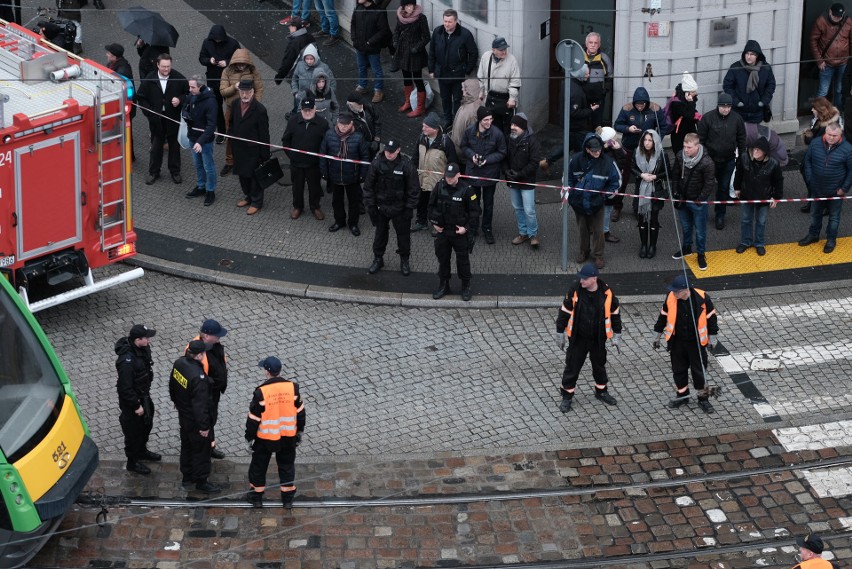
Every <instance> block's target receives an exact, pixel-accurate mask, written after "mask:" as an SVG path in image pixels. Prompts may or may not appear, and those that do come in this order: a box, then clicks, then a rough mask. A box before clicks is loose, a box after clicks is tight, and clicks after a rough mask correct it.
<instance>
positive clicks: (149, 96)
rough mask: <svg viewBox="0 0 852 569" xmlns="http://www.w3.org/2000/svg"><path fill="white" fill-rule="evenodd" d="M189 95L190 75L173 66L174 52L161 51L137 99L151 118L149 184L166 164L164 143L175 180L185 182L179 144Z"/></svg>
mask: <svg viewBox="0 0 852 569" xmlns="http://www.w3.org/2000/svg"><path fill="white" fill-rule="evenodd" d="M188 96H189V84H188V83H187V81H186V78H185V77H184V76H183V75H181V74H180V73H178V72H177V71H175V70H174V69H172V56H171V55H169V54H168V53H161V54H160V55H159V56H158V57H157V70H156V71H153V72H152V73H150V74H149V75H148V76H147V77H145V78H144V79H143V80H142V84H141V85H140V86H139V91H138V92H137V94H136V101H137V102H138V103H139V106H140V107H142V113H143V114H144V115H145V117H146V118H147V119H148V126H149V127H150V128H151V155H150V159H149V162H148V177H147V178H146V179H145V183H146V184H147V185H149V186H150V185H152V184H153V183H154V182H156V181H157V179H159V177H160V167H161V166H162V165H163V144H168V146H169V158H168V166H169V172H171V175H172V181H173V182H174V183H175V184H181V183H183V178H181V175H180V146H179V145H178V141H177V135H178V125H179V124H180V110H181V107H182V106H183V104H184V102H185V101H186V98H187V97H188Z"/></svg>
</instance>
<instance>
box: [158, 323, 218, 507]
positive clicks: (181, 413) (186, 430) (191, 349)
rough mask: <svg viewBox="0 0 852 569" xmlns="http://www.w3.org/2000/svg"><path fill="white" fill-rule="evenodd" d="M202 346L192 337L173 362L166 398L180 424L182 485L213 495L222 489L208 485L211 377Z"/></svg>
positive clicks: (199, 341) (209, 468)
mask: <svg viewBox="0 0 852 569" xmlns="http://www.w3.org/2000/svg"><path fill="white" fill-rule="evenodd" d="M204 352H205V346H204V342H202V341H201V340H193V341H191V342H190V343H189V346H187V348H186V353H185V355H183V356H181V357H180V358H178V359H177V361H175V363H174V366H173V367H172V372H171V374H170V375H169V397H170V398H171V400H172V403H174V405H175V409H176V410H177V414H178V421H179V424H180V472H181V474H183V486H184V488H187V487H190V486H192V485H193V484H195V487H196V489H198V490H200V491H202V492H204V493H206V494H213V493H215V492H219V491H220V490H221V488H220V487H219V486H217V485H215V484H211V483H210V482H209V481H208V480H207V478H208V477H209V476H210V470H211V464H210V450H211V449H210V428H211V415H210V403H211V399H210V379H209V378H208V377H207V375H206V374H205V373H204V370H203V369H202V367H201V360H202V359H203V358H204Z"/></svg>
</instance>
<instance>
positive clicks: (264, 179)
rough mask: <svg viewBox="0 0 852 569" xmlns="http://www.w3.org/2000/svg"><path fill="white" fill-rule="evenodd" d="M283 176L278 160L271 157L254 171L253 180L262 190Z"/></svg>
mask: <svg viewBox="0 0 852 569" xmlns="http://www.w3.org/2000/svg"><path fill="white" fill-rule="evenodd" d="M283 176H284V171H283V170H281V163H280V162H279V161H278V158H276V157H274V156H273V157H272V158H270V159H269V160H267V161H266V162H264V163H263V164H261V165H260V166H258V167H257V168H255V170H254V179H255V180H256V181H257V185H259V186H260V187H261V188H263V189H264V190H265V189H266V188H268V187H269V186H271V185H272V184H274V183H275V182H277V181H278V180H280V179H281V178H282V177H283Z"/></svg>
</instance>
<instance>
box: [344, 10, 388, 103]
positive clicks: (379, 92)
mask: <svg viewBox="0 0 852 569" xmlns="http://www.w3.org/2000/svg"><path fill="white" fill-rule="evenodd" d="M351 34H352V45H353V46H354V47H355V60H356V62H357V64H358V90H359V91H360V92H362V93H364V92H366V91H367V67H368V66H369V67H370V68H372V70H373V75H374V76H375V79H376V82H375V84H374V85H373V100H372V102H373V103H381V102H382V101H383V100H384V98H385V95H384V88H385V87H384V86H385V72H384V70H383V69H382V59H381V52H382V48H384V47H387V46H388V45H390V41H391V37H392V34H391V30H390V26H389V25H388V16H387V13H386V12H385V10H384V9H383V8H382V7H381V6H379V5H378V4H376V3H375V2H373V1H372V0H358V3H357V4H356V5H355V10H354V11H353V12H352V27H351Z"/></svg>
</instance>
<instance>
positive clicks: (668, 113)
mask: <svg viewBox="0 0 852 569" xmlns="http://www.w3.org/2000/svg"><path fill="white" fill-rule="evenodd" d="M674 100H677V101H680V99H678V98H677V96H676V95H672V96H671V97H669V100H668V101H666V106H665V107H663V116H664V117H665V119H666V129H667V130H668V132H677V131H678V129H679V128H680V119H678V120H677V124H675V123H674V122H673V121H672V109H671V106H672V101H674Z"/></svg>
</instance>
